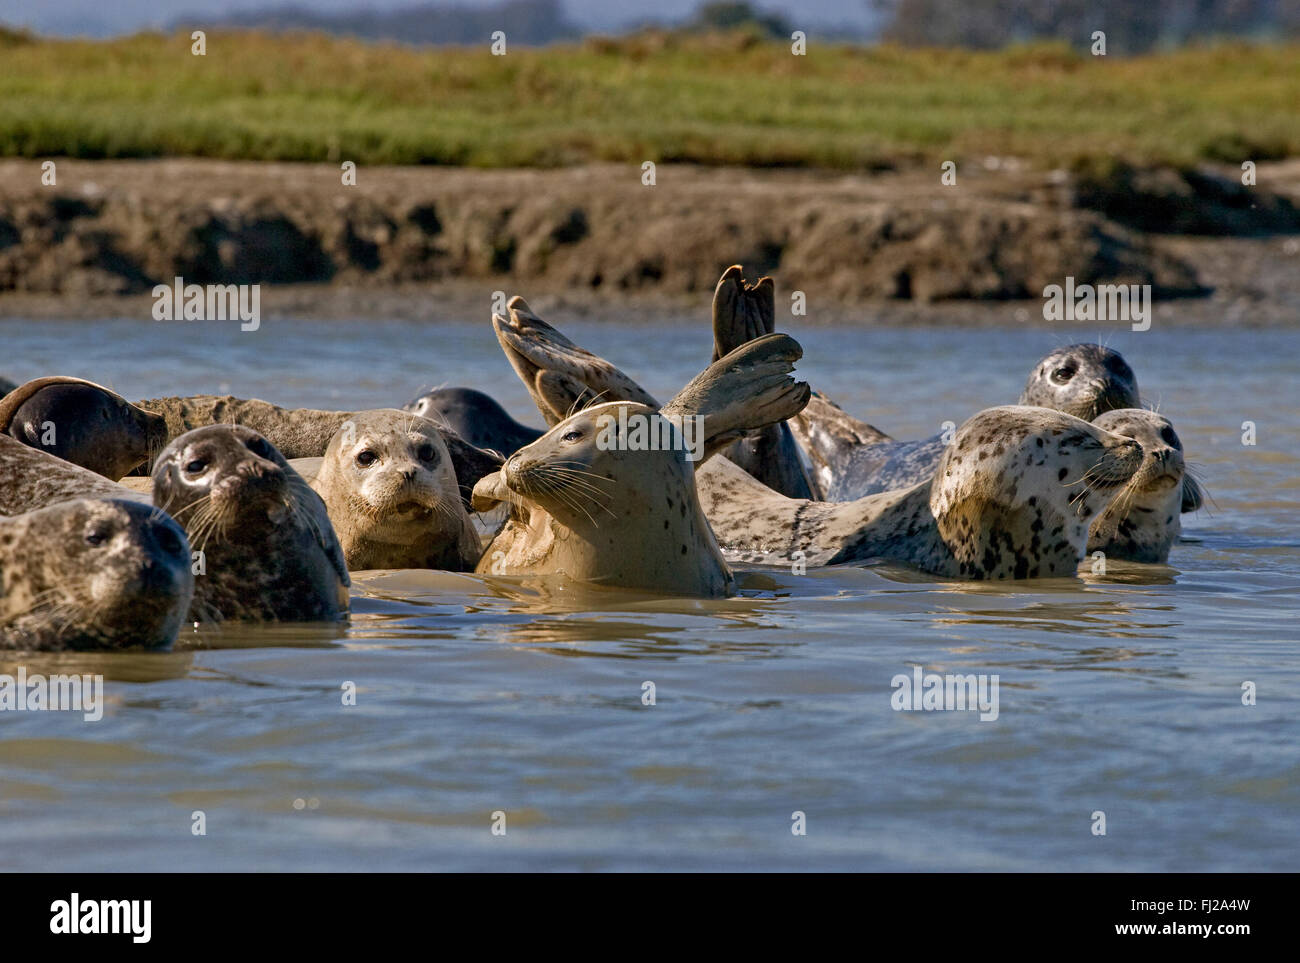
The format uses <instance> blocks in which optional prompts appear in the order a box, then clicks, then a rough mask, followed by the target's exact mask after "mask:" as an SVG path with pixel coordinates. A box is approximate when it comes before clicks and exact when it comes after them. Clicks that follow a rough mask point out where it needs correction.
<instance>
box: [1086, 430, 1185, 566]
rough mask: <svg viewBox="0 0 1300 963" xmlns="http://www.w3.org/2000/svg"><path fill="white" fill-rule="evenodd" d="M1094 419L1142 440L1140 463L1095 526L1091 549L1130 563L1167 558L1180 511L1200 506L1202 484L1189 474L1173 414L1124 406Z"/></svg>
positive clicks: (1179, 525)
mask: <svg viewBox="0 0 1300 963" xmlns="http://www.w3.org/2000/svg"><path fill="white" fill-rule="evenodd" d="M1093 424H1094V425H1096V426H1097V427H1098V428H1104V429H1105V430H1106V431H1112V432H1114V433H1115V434H1117V435H1123V436H1124V437H1125V438H1132V439H1134V440H1136V441H1137V442H1139V443H1140V444H1141V445H1142V450H1143V451H1144V452H1145V453H1146V457H1145V459H1144V460H1143V462H1142V467H1141V468H1139V469H1138V471H1137V473H1136V474H1135V475H1134V476H1133V478H1132V479H1131V480H1130V481H1129V483H1128V485H1127V486H1126V487H1125V488H1124V490H1123V491H1122V492H1120V494H1119V496H1118V497H1117V498H1116V499H1115V501H1114V502H1113V503H1112V504H1111V506H1110V507H1109V508H1107V509H1106V511H1105V513H1104V514H1102V516H1101V517H1100V518H1098V519H1097V520H1096V521H1095V522H1094V523H1093V525H1092V533H1091V535H1090V536H1089V538H1088V552H1089V554H1091V553H1093V552H1102V553H1103V554H1105V556H1106V557H1107V558H1117V559H1125V560H1128V561H1132V562H1166V561H1168V559H1169V549H1170V548H1171V547H1172V546H1173V544H1174V542H1176V541H1177V540H1178V536H1179V534H1181V532H1182V530H1183V526H1182V520H1181V517H1180V516H1181V513H1182V512H1186V511H1195V510H1196V509H1198V508H1200V507H1201V502H1202V495H1201V489H1200V486H1199V485H1197V483H1196V481H1195V480H1194V479H1193V478H1192V477H1191V475H1190V474H1188V470H1187V465H1186V464H1185V462H1184V460H1183V443H1182V441H1181V440H1180V439H1179V437H1178V433H1177V432H1176V431H1174V426H1173V425H1172V424H1171V423H1170V421H1169V419H1168V418H1166V417H1164V416H1163V415H1160V414H1157V413H1156V412H1154V411H1146V410H1144V409H1141V408H1121V409H1119V410H1117V411H1108V412H1105V413H1104V414H1102V415H1100V416H1098V417H1097V419H1096V420H1095V421H1093Z"/></svg>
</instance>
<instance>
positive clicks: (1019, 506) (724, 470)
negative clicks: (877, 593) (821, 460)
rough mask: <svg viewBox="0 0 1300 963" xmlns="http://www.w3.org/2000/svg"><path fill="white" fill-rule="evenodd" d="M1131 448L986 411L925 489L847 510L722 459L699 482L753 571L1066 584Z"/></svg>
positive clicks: (1078, 427) (728, 539)
mask: <svg viewBox="0 0 1300 963" xmlns="http://www.w3.org/2000/svg"><path fill="white" fill-rule="evenodd" d="M1142 460H1143V452H1142V446H1141V445H1140V444H1139V443H1138V442H1136V441H1134V440H1133V439H1130V438H1125V437H1122V436H1120V435H1117V434H1113V433H1112V432H1109V431H1106V430H1104V429H1102V428H1098V427H1097V426H1095V425H1092V424H1090V423H1088V422H1086V421H1083V420H1082V419H1079V418H1075V417H1074V416H1073V415H1068V414H1065V413H1064V412H1059V411H1054V410H1050V409H1046V408H1034V407H1025V406H1006V407H1000V408H989V409H986V410H984V411H981V412H979V413H978V414H976V415H975V416H974V417H972V418H970V419H969V420H968V421H966V422H965V423H964V424H963V425H962V426H961V427H960V428H959V429H958V431H957V433H956V436H955V437H954V439H953V443H952V444H951V445H950V446H949V447H948V448H946V449H945V450H944V452H943V453H942V455H941V456H940V459H939V465H938V467H937V469H936V471H935V473H934V476H933V478H931V479H930V480H928V481H924V482H920V483H918V484H916V485H914V486H912V487H910V488H905V489H900V490H897V491H891V492H884V493H880V494H875V495H868V496H866V497H864V498H861V499H857V500H856V501H852V502H839V503H833V502H816V501H807V500H800V499H791V498H786V497H784V496H783V495H779V494H777V493H776V492H773V491H772V490H771V489H769V488H767V487H766V486H764V485H763V484H761V483H760V482H758V481H757V480H755V479H753V478H752V477H750V476H749V475H748V474H746V473H745V472H744V471H742V470H741V469H740V468H738V467H737V466H735V465H733V464H731V463H730V462H728V461H727V460H726V459H721V458H719V459H714V460H713V461H712V462H710V463H709V464H707V465H705V466H704V468H702V469H701V470H700V472H699V491H700V501H701V504H702V505H703V507H704V512H705V514H706V516H707V517H708V519H709V522H710V524H711V525H712V526H713V530H714V532H715V533H716V534H717V537H718V541H719V543H720V544H721V545H722V546H723V548H724V549H726V550H727V551H728V552H729V553H734V554H735V556H736V557H738V558H741V559H744V560H747V561H753V562H762V563H767V564H781V565H787V566H788V565H790V564H791V562H792V561H801V562H803V563H805V564H806V565H810V566H811V565H834V564H840V563H846V562H863V561H869V560H873V559H887V560H892V561H896V562H903V563H906V564H909V565H912V566H915V567H916V568H918V569H920V570H922V571H924V572H928V573H931V574H934V575H938V576H941V577H944V578H952V579H963V580H981V579H1012V578H1016V579H1020V578H1037V577H1048V576H1073V575H1074V573H1075V571H1076V568H1077V566H1078V562H1079V559H1080V558H1081V557H1082V555H1083V552H1084V549H1085V547H1086V545H1087V539H1088V528H1089V525H1091V523H1092V522H1093V520H1094V519H1096V518H1097V517H1098V516H1099V515H1100V514H1101V513H1102V512H1103V511H1104V510H1105V509H1106V507H1107V506H1108V505H1109V504H1110V503H1111V502H1112V501H1113V500H1114V498H1115V497H1116V496H1117V495H1118V494H1119V492H1120V491H1121V490H1122V489H1123V488H1124V486H1125V485H1126V484H1127V483H1128V482H1129V480H1130V479H1131V478H1132V477H1133V475H1134V473H1135V472H1136V471H1137V470H1138V468H1139V466H1140V465H1141V464H1142Z"/></svg>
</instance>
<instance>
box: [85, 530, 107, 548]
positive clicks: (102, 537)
mask: <svg viewBox="0 0 1300 963" xmlns="http://www.w3.org/2000/svg"><path fill="white" fill-rule="evenodd" d="M107 540H108V532H106V531H105V530H104V529H102V528H92V529H91V530H90V531H88V532H87V533H86V544H87V545H103V544H104V542H106V541H107Z"/></svg>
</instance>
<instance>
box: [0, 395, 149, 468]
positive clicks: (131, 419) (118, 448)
mask: <svg viewBox="0 0 1300 963" xmlns="http://www.w3.org/2000/svg"><path fill="white" fill-rule="evenodd" d="M166 429H167V426H166V423H165V422H164V421H163V419H162V418H161V417H159V416H158V415H156V414H154V413H152V412H149V411H145V410H143V409H141V408H138V407H136V406H135V405H133V404H131V403H130V402H128V401H127V400H126V399H125V398H123V397H122V396H120V395H118V394H116V393H114V392H112V391H109V390H108V389H107V388H105V387H103V386H102V385H97V384H95V383H94V382H91V381H83V380H82V379H80V378H65V377H50V378H37V379H36V380H35V381H29V382H27V383H26V384H23V385H19V386H18V387H17V388H15V389H14V390H13V391H11V392H9V393H8V394H7V395H5V396H4V398H3V399H2V400H0V431H2V432H4V433H5V434H7V435H9V437H11V438H16V439H18V440H19V441H21V442H22V443H23V444H25V445H30V446H31V447H32V448H39V449H41V450H43V451H47V452H49V453H50V454H51V455H54V456H55V457H57V458H62V459H63V460H64V461H69V462H72V463H73V464H74V465H80V466H81V467H82V468H88V469H89V470H91V471H93V472H95V473H96V474H99V475H103V476H104V477H105V478H110V479H113V480H114V481H116V480H117V479H119V478H122V477H123V476H125V475H127V474H129V473H130V472H131V471H132V470H133V469H135V468H137V467H139V466H140V465H143V464H145V463H146V462H148V460H149V458H150V456H151V455H153V454H155V453H157V452H158V451H159V450H160V449H161V448H162V446H163V444H164V443H165V442H166V439H167V435H166Z"/></svg>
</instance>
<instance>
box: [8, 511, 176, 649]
mask: <svg viewBox="0 0 1300 963" xmlns="http://www.w3.org/2000/svg"><path fill="white" fill-rule="evenodd" d="M193 593H194V576H193V574H192V573H191V571H190V548H189V543H188V542H187V541H186V538H185V532H184V531H183V530H182V529H181V527H180V526H179V525H177V524H176V522H174V521H173V520H172V519H171V518H169V517H168V516H167V515H165V514H164V513H162V512H158V511H154V510H152V509H150V508H149V507H148V506H147V505H141V504H138V503H135V502H128V501H120V500H114V499H89V498H81V499H72V500H69V501H60V502H57V503H55V504H52V505H50V506H47V507H45V508H39V509H36V510H35V511H30V512H26V513H24V514H21V515H17V516H14V517H12V518H0V648H10V649H28V650H41V651H57V650H64V649H123V648H132V647H144V648H158V647H160V646H166V645H170V644H171V643H172V642H173V641H174V640H175V638H176V633H177V631H178V630H179V629H180V626H181V624H182V623H183V621H184V619H185V614H186V611H187V610H188V608H189V606H190V599H191V596H192V595H193Z"/></svg>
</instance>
